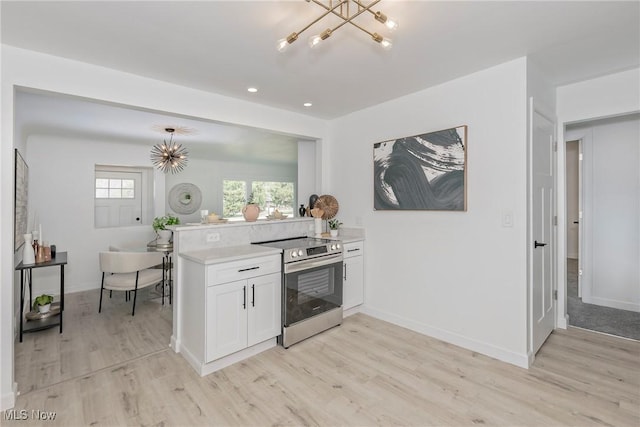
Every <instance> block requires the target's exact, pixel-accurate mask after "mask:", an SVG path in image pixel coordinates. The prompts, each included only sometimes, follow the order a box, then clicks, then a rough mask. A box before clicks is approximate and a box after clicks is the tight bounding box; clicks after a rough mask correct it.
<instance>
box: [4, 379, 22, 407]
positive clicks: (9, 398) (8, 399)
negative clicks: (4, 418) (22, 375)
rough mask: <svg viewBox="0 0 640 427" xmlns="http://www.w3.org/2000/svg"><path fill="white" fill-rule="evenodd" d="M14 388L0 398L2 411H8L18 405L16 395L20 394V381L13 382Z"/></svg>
mask: <svg viewBox="0 0 640 427" xmlns="http://www.w3.org/2000/svg"><path fill="white" fill-rule="evenodd" d="M12 389H13V390H11V391H10V392H9V393H5V394H3V395H2V398H1V399H0V411H6V410H7V409H11V408H13V407H14V406H16V397H17V396H18V383H13V387H12Z"/></svg>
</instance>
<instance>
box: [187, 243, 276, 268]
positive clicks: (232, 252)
mask: <svg viewBox="0 0 640 427" xmlns="http://www.w3.org/2000/svg"><path fill="white" fill-rule="evenodd" d="M280 253H282V250H281V249H277V248H268V247H265V246H260V245H240V246H226V247H221V248H209V249H202V250H199V251H191V252H183V253H181V254H180V256H181V257H184V258H186V259H188V260H190V261H194V262H197V263H199V264H205V265H206V264H220V263H223V262H229V261H238V260H242V259H249V258H256V257H260V256H266V255H277V254H280Z"/></svg>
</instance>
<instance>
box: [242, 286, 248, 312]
mask: <svg viewBox="0 0 640 427" xmlns="http://www.w3.org/2000/svg"><path fill="white" fill-rule="evenodd" d="M242 308H244V309H245V310H246V309H247V287H246V286H243V287H242Z"/></svg>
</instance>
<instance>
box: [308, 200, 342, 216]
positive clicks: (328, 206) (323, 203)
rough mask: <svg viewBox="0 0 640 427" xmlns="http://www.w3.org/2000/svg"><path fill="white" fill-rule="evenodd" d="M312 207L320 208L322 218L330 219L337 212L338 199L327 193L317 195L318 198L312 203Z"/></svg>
mask: <svg viewBox="0 0 640 427" xmlns="http://www.w3.org/2000/svg"><path fill="white" fill-rule="evenodd" d="M313 207H314V208H318V209H322V211H323V212H324V213H323V214H322V219H331V218H333V217H334V216H336V214H337V213H338V209H339V206H338V201H337V200H336V198H335V197H333V196H330V195H328V194H325V195H322V196H320V197H318V200H317V201H316V203H315V204H314V205H313Z"/></svg>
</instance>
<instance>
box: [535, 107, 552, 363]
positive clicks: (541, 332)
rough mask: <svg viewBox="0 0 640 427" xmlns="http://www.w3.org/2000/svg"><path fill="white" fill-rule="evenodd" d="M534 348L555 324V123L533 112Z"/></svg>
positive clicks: (536, 348) (539, 344) (538, 345)
mask: <svg viewBox="0 0 640 427" xmlns="http://www.w3.org/2000/svg"><path fill="white" fill-rule="evenodd" d="M531 126H532V134H531V158H532V162H531V173H532V193H533V194H532V206H531V210H532V212H531V221H532V224H531V226H532V240H533V242H532V245H533V252H532V276H533V277H532V283H531V316H532V319H531V325H532V331H531V339H532V343H531V347H532V351H533V353H534V354H535V353H536V352H537V351H538V350H539V349H540V347H541V346H542V344H543V343H544V341H545V340H546V339H547V337H548V336H549V334H550V333H551V331H553V328H554V326H555V301H554V295H553V291H554V287H553V278H552V277H553V275H552V272H553V246H552V243H553V212H554V194H553V155H554V151H553V140H554V127H555V125H554V123H553V122H552V121H551V120H549V119H547V118H546V117H544V116H542V115H541V114H539V113H538V112H537V111H533V114H532V123H531Z"/></svg>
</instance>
